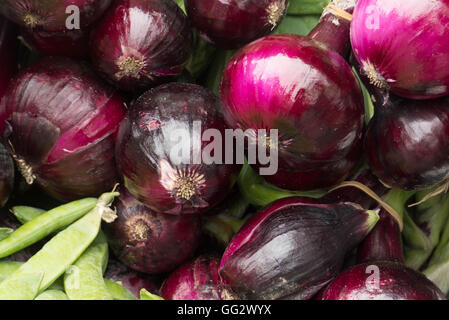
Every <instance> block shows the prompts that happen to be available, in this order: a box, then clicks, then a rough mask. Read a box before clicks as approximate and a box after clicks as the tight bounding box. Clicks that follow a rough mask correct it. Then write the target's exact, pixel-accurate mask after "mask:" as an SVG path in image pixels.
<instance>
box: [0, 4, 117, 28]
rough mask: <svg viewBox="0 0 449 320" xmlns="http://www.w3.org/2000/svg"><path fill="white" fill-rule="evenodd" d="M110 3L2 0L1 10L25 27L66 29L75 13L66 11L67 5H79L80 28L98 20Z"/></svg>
mask: <svg viewBox="0 0 449 320" xmlns="http://www.w3.org/2000/svg"><path fill="white" fill-rule="evenodd" d="M110 4H111V0H2V1H1V2H0V12H1V13H2V14H3V15H4V16H5V17H8V18H9V19H11V20H12V21H14V22H15V23H17V24H19V25H21V26H23V27H28V28H30V29H41V30H47V31H64V30H66V29H67V26H66V21H67V18H69V16H70V15H71V14H73V11H69V13H66V10H67V7H69V6H71V5H75V6H76V7H78V9H79V13H80V16H79V18H80V28H84V27H86V26H88V25H90V24H92V23H93V22H94V21H96V20H97V19H98V18H99V17H100V16H101V15H102V14H103V13H104V12H105V10H106V9H107V8H108V7H109V5H110ZM67 11H68V10H67ZM69 22H71V19H69Z"/></svg>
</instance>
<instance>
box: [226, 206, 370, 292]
mask: <svg viewBox="0 0 449 320" xmlns="http://www.w3.org/2000/svg"><path fill="white" fill-rule="evenodd" d="M372 219H373V218H372V216H371V213H369V212H366V211H363V210H361V209H357V208H356V207H355V206H353V205H352V204H348V203H347V204H344V203H343V204H332V205H327V204H306V203H304V202H303V199H302V198H294V197H293V198H287V199H282V200H280V201H276V202H274V203H273V204H271V205H269V206H268V207H266V208H264V209H262V210H260V211H259V212H258V213H256V214H255V215H254V216H253V217H251V218H250V220H248V222H247V223H246V224H245V225H244V226H243V228H242V229H241V230H240V231H239V232H238V233H237V234H236V236H235V237H234V238H233V240H232V241H231V243H230V244H229V245H228V247H227V248H226V250H225V253H224V254H223V256H222V260H221V263H220V269H219V274H220V277H221V279H222V283H223V285H224V286H225V291H226V292H225V293H226V296H230V297H237V298H240V299H263V300H265V299H268V300H272V299H282V298H285V297H291V296H295V299H310V298H311V297H312V296H314V295H315V294H316V293H317V292H318V291H319V290H320V289H321V288H323V287H324V286H325V285H326V284H328V283H329V282H330V281H331V280H332V279H333V278H335V277H336V276H337V275H338V274H339V272H340V270H341V268H342V267H343V262H344V257H345V255H346V254H347V253H348V252H349V251H350V250H351V249H352V248H354V247H355V246H356V245H357V244H358V243H359V242H360V241H361V240H362V239H363V238H364V237H365V236H366V235H367V234H368V232H369V231H370V229H371V228H372V224H373V222H375V218H374V221H371V220H372Z"/></svg>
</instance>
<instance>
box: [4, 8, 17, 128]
mask: <svg viewBox="0 0 449 320" xmlns="http://www.w3.org/2000/svg"><path fill="white" fill-rule="evenodd" d="M15 37H16V28H15V27H14V26H13V24H12V23H10V22H9V21H8V20H6V19H5V18H4V17H2V16H0V61H1V62H2V69H1V72H0V100H1V98H2V97H3V95H4V94H5V92H6V88H7V87H8V83H9V80H10V79H11V77H12V76H13V75H14V73H15V72H16V71H17V42H16V39H15ZM5 120H6V118H5V114H2V112H1V110H0V136H1V135H2V134H3V130H4V129H5Z"/></svg>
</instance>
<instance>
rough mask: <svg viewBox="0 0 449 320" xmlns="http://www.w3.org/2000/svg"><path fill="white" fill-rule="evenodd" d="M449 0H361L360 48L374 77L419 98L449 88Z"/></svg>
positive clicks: (356, 39) (355, 42) (355, 40)
mask: <svg viewBox="0 0 449 320" xmlns="http://www.w3.org/2000/svg"><path fill="white" fill-rule="evenodd" d="M448 17H449V2H448V1H447V0H434V1H422V0H397V1H391V0H359V1H358V3H357V6H356V9H355V10H354V15H353V19H352V23H351V44H352V48H353V51H354V54H355V56H356V58H357V60H358V61H359V63H360V65H361V66H362V67H363V70H364V74H365V75H366V76H367V77H368V78H369V79H370V81H371V83H373V84H375V85H376V86H378V87H381V88H382V87H384V88H388V89H390V90H391V91H392V92H394V93H395V94H397V95H400V96H403V97H406V98H413V99H431V98H436V97H441V96H444V95H447V94H448V93H449V69H448V68H447V66H448V64H449V46H448V45H447V43H448V42H449V28H448V27H447V25H448V23H449V18H448Z"/></svg>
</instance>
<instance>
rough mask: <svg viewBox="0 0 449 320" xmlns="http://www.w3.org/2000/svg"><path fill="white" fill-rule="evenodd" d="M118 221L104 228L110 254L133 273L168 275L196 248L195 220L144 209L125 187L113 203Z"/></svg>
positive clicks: (197, 228) (197, 231) (197, 226)
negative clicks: (164, 273)
mask: <svg viewBox="0 0 449 320" xmlns="http://www.w3.org/2000/svg"><path fill="white" fill-rule="evenodd" d="M114 206H115V207H116V210H117V216H118V218H117V219H116V220H115V221H114V222H113V223H110V224H107V225H105V226H104V232H105V234H106V236H107V238H108V242H109V245H110V246H111V249H112V252H113V253H114V255H115V256H116V257H117V259H119V260H120V261H121V262H122V263H123V264H125V265H127V266H128V267H130V268H131V269H133V270H136V271H140V272H144V273H148V274H158V273H162V272H169V271H172V270H173V269H175V268H176V267H178V266H179V265H180V264H182V263H183V262H185V261H186V260H187V259H190V258H191V257H192V256H193V254H194V252H195V250H196V249H197V247H198V244H199V240H200V236H201V223H200V220H199V218H198V217H194V216H190V217H177V216H173V215H167V214H161V213H156V212H154V211H152V210H151V209H148V208H147V207H145V206H144V205H143V204H142V203H141V202H139V201H137V200H136V199H135V198H134V197H133V196H132V195H131V194H130V193H129V192H128V191H127V190H126V189H125V188H121V189H120V197H118V198H117V199H116V201H115V202H114Z"/></svg>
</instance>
